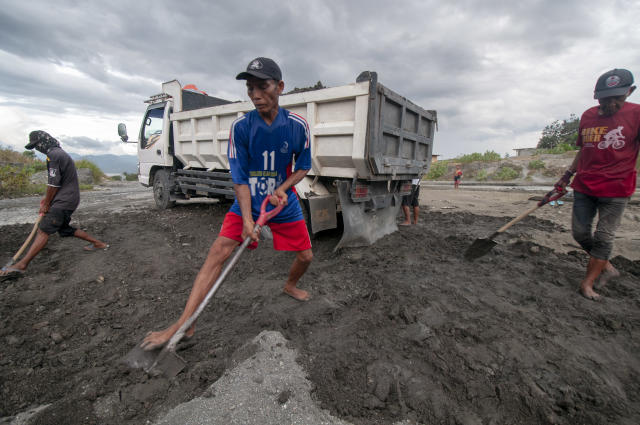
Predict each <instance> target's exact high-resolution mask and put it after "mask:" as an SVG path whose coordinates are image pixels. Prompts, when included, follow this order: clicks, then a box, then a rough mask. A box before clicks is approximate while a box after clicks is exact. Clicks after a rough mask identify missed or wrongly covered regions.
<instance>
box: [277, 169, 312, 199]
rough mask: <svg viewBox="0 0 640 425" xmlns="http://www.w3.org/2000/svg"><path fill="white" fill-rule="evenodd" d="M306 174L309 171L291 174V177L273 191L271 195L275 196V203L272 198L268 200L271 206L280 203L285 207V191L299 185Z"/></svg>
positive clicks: (298, 171)
mask: <svg viewBox="0 0 640 425" xmlns="http://www.w3.org/2000/svg"><path fill="white" fill-rule="evenodd" d="M308 173H309V170H297V171H294V172H293V173H291V175H290V176H289V177H288V178H287V179H286V180H285V181H284V182H283V183H282V184H281V185H280V186H278V187H277V188H276V190H274V191H273V194H274V195H276V196H277V201H276V200H275V199H274V198H273V197H272V198H271V199H270V202H271V204H273V205H278V203H280V204H284V205H287V201H288V199H287V190H289V189H290V188H292V187H293V186H295V185H296V184H297V183H299V182H300V180H302V179H303V178H304V176H306V175H307V174H308Z"/></svg>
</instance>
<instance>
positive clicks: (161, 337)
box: [140, 323, 196, 351]
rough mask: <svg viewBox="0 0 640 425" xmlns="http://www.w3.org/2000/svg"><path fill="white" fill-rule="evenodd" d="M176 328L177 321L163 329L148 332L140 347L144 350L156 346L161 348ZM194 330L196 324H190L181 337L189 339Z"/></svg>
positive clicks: (177, 325) (150, 349) (177, 326)
mask: <svg viewBox="0 0 640 425" xmlns="http://www.w3.org/2000/svg"><path fill="white" fill-rule="evenodd" d="M178 329H180V325H179V324H177V323H174V324H173V325H171V326H169V327H168V328H167V329H165V330H162V331H157V332H149V333H148V334H147V336H145V337H144V340H142V343H141V344H140V347H141V348H142V349H143V350H144V351H152V350H155V349H156V348H161V347H163V346H164V345H165V344H166V343H167V342H169V340H170V339H171V337H172V336H173V335H174V334H175V333H176V332H178ZM195 331H196V325H192V326H191V327H190V328H189V329H187V331H186V332H185V333H184V336H183V337H182V339H183V340H187V339H191V337H193V334H194V332H195Z"/></svg>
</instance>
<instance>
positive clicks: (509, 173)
mask: <svg viewBox="0 0 640 425" xmlns="http://www.w3.org/2000/svg"><path fill="white" fill-rule="evenodd" d="M519 176H520V172H519V171H518V170H514V169H513V168H511V167H501V168H500V169H498V171H496V172H495V174H493V175H492V176H491V177H492V178H493V179H494V180H502V181H505V180H514V179H517V178H518V177H519Z"/></svg>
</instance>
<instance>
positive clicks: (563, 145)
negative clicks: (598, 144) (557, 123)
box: [536, 143, 578, 155]
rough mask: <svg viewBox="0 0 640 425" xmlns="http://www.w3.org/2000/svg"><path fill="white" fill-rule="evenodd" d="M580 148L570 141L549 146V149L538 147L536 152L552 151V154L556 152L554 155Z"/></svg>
mask: <svg viewBox="0 0 640 425" xmlns="http://www.w3.org/2000/svg"><path fill="white" fill-rule="evenodd" d="M575 150H578V147H577V146H576V145H575V144H573V145H571V144H569V143H560V144H559V145H557V146H555V147H553V148H549V149H537V150H536V154H545V153H550V154H554V155H558V154H562V153H565V152H570V151H575Z"/></svg>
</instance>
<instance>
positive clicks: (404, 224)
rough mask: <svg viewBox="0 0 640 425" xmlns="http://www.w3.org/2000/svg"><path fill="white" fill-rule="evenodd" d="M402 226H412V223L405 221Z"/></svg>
mask: <svg viewBox="0 0 640 425" xmlns="http://www.w3.org/2000/svg"><path fill="white" fill-rule="evenodd" d="M400 226H411V223H410V222H409V221H403V222H402V223H400Z"/></svg>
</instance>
